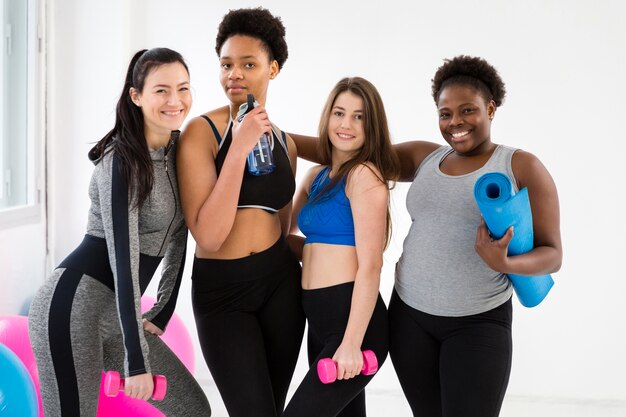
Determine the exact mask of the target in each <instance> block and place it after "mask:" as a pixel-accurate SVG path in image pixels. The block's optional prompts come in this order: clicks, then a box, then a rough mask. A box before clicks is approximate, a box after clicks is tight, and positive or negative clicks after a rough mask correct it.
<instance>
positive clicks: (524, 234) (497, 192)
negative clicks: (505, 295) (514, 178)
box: [474, 172, 554, 307]
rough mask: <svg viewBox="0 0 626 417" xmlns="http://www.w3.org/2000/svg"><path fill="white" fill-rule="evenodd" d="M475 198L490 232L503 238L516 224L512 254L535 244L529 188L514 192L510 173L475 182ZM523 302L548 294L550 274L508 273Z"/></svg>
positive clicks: (489, 175) (537, 300)
mask: <svg viewBox="0 0 626 417" xmlns="http://www.w3.org/2000/svg"><path fill="white" fill-rule="evenodd" d="M474 198H475V199H476V204H478V209H479V210H480V212H481V214H482V215H483V218H484V219H485V223H487V228H488V229H489V232H490V233H491V235H492V236H493V237H494V238H496V239H500V238H501V237H502V236H504V234H505V233H506V231H507V229H508V228H509V227H510V226H513V227H514V229H513V232H514V234H513V239H512V240H511V243H510V244H509V251H508V254H509V255H513V256H514V255H520V254H522V253H526V252H528V251H530V250H532V248H533V242H534V240H533V215H532V213H531V210H530V201H529V200H528V189H527V188H523V189H522V190H521V191H520V192H518V193H517V194H515V192H514V191H513V185H512V184H511V181H510V180H509V177H507V176H506V175H504V174H502V173H500V172H490V173H487V174H484V175H483V176H481V177H480V178H479V179H478V180H477V181H476V184H474ZM507 275H508V277H509V279H510V280H511V283H512V284H513V289H514V290H515V293H516V294H517V298H518V299H519V301H520V303H522V305H523V306H525V307H534V306H536V305H537V304H539V303H540V302H541V301H542V300H543V299H544V298H545V297H546V295H548V292H549V291H550V288H552V286H553V285H554V281H553V280H552V277H551V276H550V275H541V276H533V277H529V276H524V275H515V274H507Z"/></svg>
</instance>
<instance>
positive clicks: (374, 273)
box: [358, 259, 383, 282]
mask: <svg viewBox="0 0 626 417" xmlns="http://www.w3.org/2000/svg"><path fill="white" fill-rule="evenodd" d="M382 268H383V261H382V259H380V260H378V259H371V260H368V262H367V263H366V264H364V265H359V273H358V274H359V275H364V276H367V277H370V279H371V280H375V281H377V282H380V272H381V270H382Z"/></svg>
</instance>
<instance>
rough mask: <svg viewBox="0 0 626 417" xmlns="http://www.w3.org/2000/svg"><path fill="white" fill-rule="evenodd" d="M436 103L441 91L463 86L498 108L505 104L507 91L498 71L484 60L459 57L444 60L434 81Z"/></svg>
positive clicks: (433, 88) (464, 56)
mask: <svg viewBox="0 0 626 417" xmlns="http://www.w3.org/2000/svg"><path fill="white" fill-rule="evenodd" d="M432 83H433V86H432V91H433V98H434V99H435V103H437V102H438V101H439V95H440V94H441V91H442V90H443V89H444V88H445V87H447V86H449V85H451V84H463V85H467V86H470V87H473V88H475V89H476V90H478V91H479V92H481V93H482V95H483V96H484V98H485V99H486V100H487V101H490V100H493V101H494V102H495V103H496V107H500V106H501V105H502V103H504V96H505V95H506V89H505V88H504V81H502V78H500V74H498V71H497V70H496V69H495V68H494V67H493V66H492V65H491V64H489V63H488V62H487V61H485V60H484V59H482V58H478V57H472V56H467V55H459V56H456V57H454V58H452V59H446V60H444V64H443V65H442V66H440V67H439V68H437V72H436V73H435V78H433V79H432Z"/></svg>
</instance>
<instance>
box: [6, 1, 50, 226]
mask: <svg viewBox="0 0 626 417" xmlns="http://www.w3.org/2000/svg"><path fill="white" fill-rule="evenodd" d="M26 2H27V4H26V7H27V11H26V13H27V28H28V29H27V83H26V85H27V87H26V90H27V107H26V109H27V110H26V111H27V114H28V117H27V122H26V140H27V146H26V149H27V150H26V158H27V159H26V160H27V162H26V163H27V170H26V172H27V197H26V199H27V201H26V204H25V205H20V206H12V207H6V208H2V209H0V230H5V229H9V228H13V227H17V226H22V225H27V224H34V223H39V222H40V221H41V220H42V217H43V213H42V211H43V206H42V205H43V204H44V201H45V167H44V166H43V165H42V163H43V161H45V158H44V153H45V148H44V146H45V140H46V129H45V86H46V78H45V73H46V72H45V71H46V49H45V47H46V45H45V39H44V33H45V30H44V19H43V18H42V17H43V15H44V13H43V10H45V0H26Z"/></svg>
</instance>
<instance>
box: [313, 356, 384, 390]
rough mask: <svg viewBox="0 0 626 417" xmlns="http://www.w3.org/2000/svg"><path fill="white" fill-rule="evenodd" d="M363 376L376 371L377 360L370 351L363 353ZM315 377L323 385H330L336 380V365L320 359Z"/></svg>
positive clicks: (325, 359) (330, 360) (329, 360)
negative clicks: (318, 378)
mask: <svg viewBox="0 0 626 417" xmlns="http://www.w3.org/2000/svg"><path fill="white" fill-rule="evenodd" d="M362 353H363V369H361V373H362V374H363V375H374V374H375V373H376V371H378V359H376V354H375V353H374V352H372V351H371V350H364V351H363V352H362ZM317 375H318V376H319V377H320V381H322V383H323V384H331V383H333V382H335V381H336V380H337V364H336V363H335V362H333V360H332V359H330V358H324V359H320V360H319V362H317Z"/></svg>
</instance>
